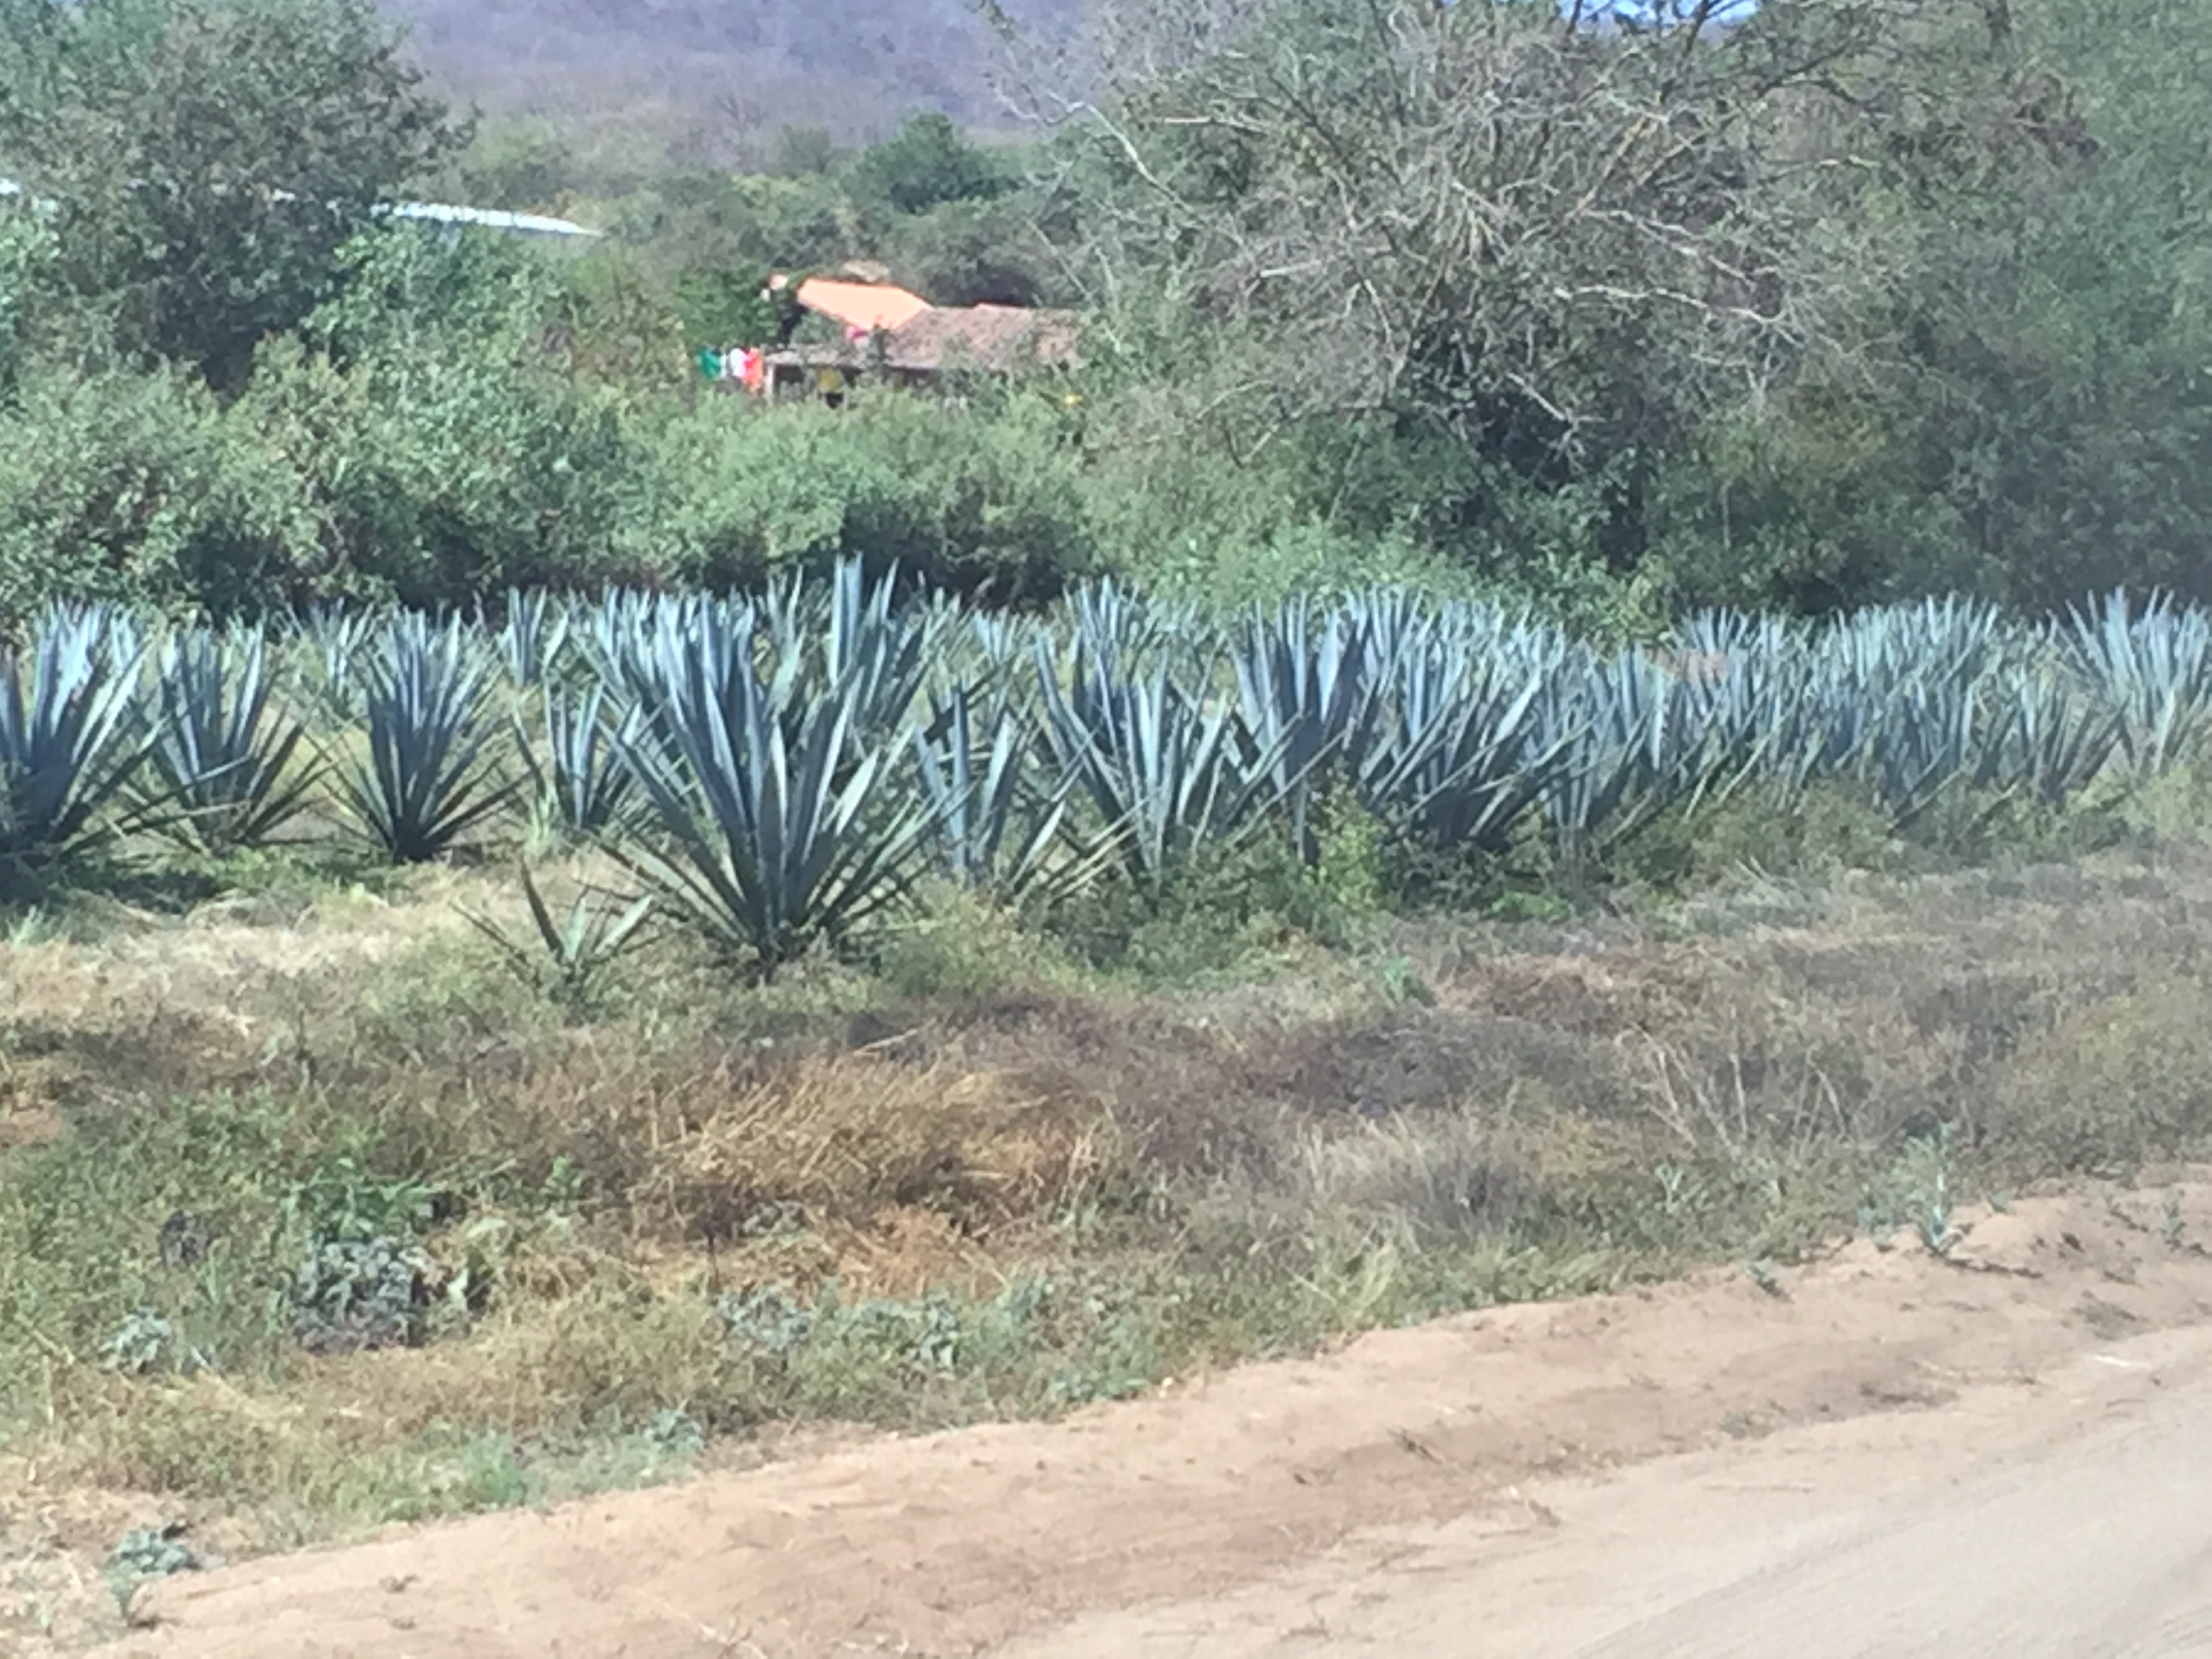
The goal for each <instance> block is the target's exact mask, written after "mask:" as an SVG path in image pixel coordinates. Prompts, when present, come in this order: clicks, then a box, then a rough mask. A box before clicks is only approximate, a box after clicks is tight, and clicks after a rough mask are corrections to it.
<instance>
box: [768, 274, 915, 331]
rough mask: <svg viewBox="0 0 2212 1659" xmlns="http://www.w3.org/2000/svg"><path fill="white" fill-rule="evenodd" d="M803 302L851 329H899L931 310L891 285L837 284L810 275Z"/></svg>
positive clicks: (801, 294)
mask: <svg viewBox="0 0 2212 1659" xmlns="http://www.w3.org/2000/svg"><path fill="white" fill-rule="evenodd" d="M799 304H801V305H803V306H805V307H806V308H807V309H808V310H809V311H813V312H818V313H821V314H822V315H823V316H824V317H829V318H832V319H835V320H836V321H838V322H841V323H842V324H844V325H845V326H846V327H848V328H868V329H875V328H897V327H899V326H901V325H903V324H906V323H910V322H912V321H913V320H914V319H915V318H917V317H919V316H921V313H923V312H925V311H927V310H928V309H929V301H927V300H925V299H923V298H922V297H921V295H919V294H909V293H908V292H907V291H906V290H905V289H902V288H894V287H892V286H891V285H890V283H837V282H831V281H829V280H828V279H827V278H824V277H821V276H810V277H808V278H807V279H806V280H805V282H803V283H800V284H799Z"/></svg>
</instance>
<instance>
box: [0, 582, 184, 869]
mask: <svg viewBox="0 0 2212 1659" xmlns="http://www.w3.org/2000/svg"><path fill="white" fill-rule="evenodd" d="M143 649H144V647H143V644H142V643H141V642H140V641H139V639H138V638H137V632H136V630H135V629H133V628H132V627H131V623H130V621H129V618H127V617H125V616H124V615H123V614H122V613H121V612H119V611H110V610H107V609H105V608H100V607H93V608H77V607H68V606H58V607H54V608H52V609H51V610H49V611H47V612H46V615H45V617H43V618H42V619H41V621H40V624H39V627H38V629H37V632H36V635H35V636H34V638H33V641H32V643H31V645H30V647H29V648H28V650H27V652H19V651H17V650H16V649H15V648H14V647H0V860H6V861H9V862H13V863H35V862H40V861H43V860H51V859H55V858H59V857H62V856H64V855H66V854H71V853H74V852H76V851H78V850H80V849H81V848H82V847H84V846H85V844H86V843H87V842H89V841H90V840H91V839H93V838H94V836H95V834H96V833H97V830H98V821H99V818H100V814H101V813H102V811H104V810H105V809H106V807H107V806H108V805H110V804H111V803H112V802H114V801H115V800H116V799H118V797H119V796H121V795H122V794H123V793H124V792H125V789H126V788H127V787H129V786H130V785H131V782H132V781H133V780H134V778H135V777H136V776H137V773H138V770H139V768H140V767H141V765H142V764H143V763H144V760H145V758H146V755H147V753H148V751H149V749H150V747H151V744H152V740H153V733H152V730H151V726H150V722H149V721H148V720H147V719H146V718H145V711H144V708H143V705H142V704H141V702H140V701H139V696H138V687H137V670H138V665H139V661H140V659H141V656H142V654H143Z"/></svg>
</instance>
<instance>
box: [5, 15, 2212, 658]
mask: <svg viewBox="0 0 2212 1659" xmlns="http://www.w3.org/2000/svg"><path fill="white" fill-rule="evenodd" d="M1014 45H1015V47H1016V52H1015V55H1014V64H1015V69H1014V73H1013V76H1012V79H1011V80H1010V82H1009V91H1010V93H1011V94H1012V95H1015V96H1018V97H1024V98H1027V99H1028V100H1030V104H1031V107H1032V109H1033V111H1034V112H1036V114H1037V115H1039V116H1040V117H1041V118H1042V125H1040V126H1039V127H1038V129H1037V132H1038V136H1037V137H1036V138H1035V139H1034V141H1032V142H1030V143H1027V144H1024V145H1022V146H1018V147H1012V148H1008V147H1005V146H985V145H981V144H979V143H975V142H974V141H972V140H970V139H969V138H968V137H965V136H963V134H962V133H961V132H960V131H958V130H957V128H956V127H954V126H953V125H951V123H950V122H948V121H946V120H945V119H944V118H940V117H933V116H921V117H916V118H912V119H910V120H908V122H907V123H906V124H905V125H903V126H902V127H901V128H900V129H899V130H898V131H896V133H895V134H894V135H893V136H892V137H890V138H888V139H886V140H884V142H881V143H877V144H875V145H872V146H868V147H865V148H860V149H846V148H842V147H841V146H840V145H838V144H837V143H834V142H833V141H832V140H831V139H830V137H829V135H827V134H826V133H823V132H821V131H808V130H793V131H786V132H784V133H783V134H781V136H780V137H777V138H776V139H775V142H774V143H772V144H768V145H764V146H763V150H764V153H766V154H767V155H769V162H768V164H767V166H766V167H765V168H764V170H763V171H762V172H761V173H757V174H748V175H744V176H731V175H727V174H721V173H712V172H707V171H702V170H698V169H696V168H695V169H688V170H687V169H683V168H678V167H671V168H670V169H669V170H668V171H667V172H665V173H664V174H662V175H661V176H659V177H657V178H654V179H648V180H646V181H644V182H643V183H641V184H639V185H636V186H635V188H630V189H627V190H626V191H623V193H622V194H620V195H619V196H616V197H600V198H599V199H592V197H588V196H587V195H586V194H585V193H584V191H585V190H586V189H587V188H588V187H589V186H590V185H591V184H592V180H590V179H588V178H586V177H585V176H583V174H582V173H581V172H580V170H579V168H578V167H576V166H575V165H574V163H573V161H572V158H570V157H569V156H568V155H567V154H566V152H565V151H564V149H562V141H561V136H560V133H559V131H558V130H557V129H556V128H554V127H550V126H548V125H544V124H539V125H535V126H530V125H516V124H507V125H500V126H487V127H485V128H484V129H483V130H482V131H477V130H475V129H474V128H473V127H472V126H471V124H470V123H468V122H466V121H464V120H462V119H460V118H457V117H456V116H455V115H454V114H453V113H452V112H449V111H447V110H446V109H444V108H443V107H441V106H440V105H439V103H438V102H437V100H435V99H434V98H432V97H430V96H429V95H428V94H427V93H426V91H425V89H424V88H423V86H422V82H421V81H420V79H419V77H418V76H417V75H416V71H415V70H412V69H410V67H409V65H408V60H407V58H405V56H404V52H403V51H402V49H401V47H400V45H399V43H398V41H397V40H395V39H394V37H393V36H392V33H390V32H389V30H388V29H387V28H386V27H385V25H384V24H383V23H382V22H381V21H380V18H379V16H378V15H377V13H376V12H375V10H374V8H373V6H372V5H371V4H370V3H368V0H198V3H189V0H82V3H71V4H64V3H60V0H0V173H7V174H9V176H10V177H14V178H17V179H21V181H22V182H23V184H24V185H25V186H26V190H25V192H24V193H23V194H22V195H20V196H17V197H12V198H9V199H10V201H11V202H12V204H13V206H12V207H11V208H10V209H9V210H8V211H7V212H6V213H5V215H4V218H0V614H20V613H21V611H23V610H25V609H26V608H27V607H29V606H32V605H36V604H38V603H39V602H40V601H42V600H43V599H46V598H49V597H52V596H54V595H56V594H62V593H79V594H97V595H100V596H105V597H117V598H129V599H138V600H143V601H146V602H149V603H154V604H158V605H164V606H167V607H171V608H180V607H191V606H208V607H211V608H214V609H217V610H222V611H230V610H251V609H254V608H257V607H259V606H263V605H270V604H287V603H297V602H301V601H309V600H316V599H331V598H342V597H348V596H378V597H385V596H389V597H397V598H401V599H407V600H410V601H414V602H420V603H449V602H450V603H459V602H464V601H465V600H467V599H470V598H471V597H472V596H474V595H477V594H479V593H482V592H489V591H496V590H499V589H501V588H504V587H505V586H507V585H508V584H511V583H534V582H551V583H557V584H562V585H590V584H595V583H599V582H604V581H610V580H620V581H643V582H655V583H690V582H698V583H710V584H715V585H731V584H743V583H746V582H750V581H754V580H758V579H759V578H760V577H761V576H763V574H766V573H768V572H769V571H771V570H773V569H775V568H779V567H782V566H787V565H789V564H792V563H794V562H825V561H828V560H830V559H834V558H836V557H837V556H842V555H847V554H854V553H857V554H860V555H864V556H869V557H872V558H876V559H880V560H892V559H896V560H897V561H899V562H901V563H902V564H903V565H905V566H907V567H908V568H911V569H913V570H914V571H915V572H916V573H917V574H918V575H919V576H920V577H921V579H922V580H927V581H931V582H933V583H939V584H943V585H946V586H953V587H956V588H957V589H959V590H961V591H963V592H975V593H977V594H980V595H982V596H986V597H987V598H991V599H999V600H1004V601H1020V600H1024V599H1036V598H1040V597H1042V596H1044V595H1047V594H1048V593H1050V592H1053V591H1054V589H1055V587H1056V586H1059V585H1060V584H1062V583H1064V582H1065V581H1066V580H1070V579H1072V578H1074V577H1077V576H1081V575H1087V574H1094V573H1096V572H1098V571H1101V570H1113V571H1116V572H1120V573H1122V574H1127V575H1128V576H1130V577H1132V578H1133V579H1135V580H1139V581H1143V582H1146V583H1150V584H1153V585H1156V586H1164V587H1170V588H1174V589H1177V590H1180V591H1183V592H1192V593H1195V594H1198V595H1200V596H1203V597H1207V598H1211V599H1217V600H1222V601H1235V600H1240V599H1247V598H1253V597H1259V596H1262V595H1265V594H1267V593H1270V592H1280V591H1283V590H1285V589H1286V588H1289V587H1292V586H1332V585H1345V584H1350V583H1355V582H1366V581H1371V580H1378V579H1379V580H1411V581H1416V582H1420V583H1424V584H1429V585H1433V586H1443V587H1447V588H1452V589H1456V590H1461V591H1469V590H1488V591H1492V592H1512V593H1517V594H1520V595H1522V596H1525V597H1528V598H1529V599H1534V600H1535V601H1537V602H1539V603H1541V604H1543V605H1547V606H1549V607H1551V608H1553V609H1554V610H1557V611H1561V612H1563V613H1565V614H1567V615H1569V616H1571V617H1576V618H1578V619H1580V620H1582V621H1583V622H1585V623H1590V624H1592V625H1596V626H1601V627H1609V628H1616V629H1620V628H1636V627H1640V626H1645V625H1649V624H1650V623H1652V622H1653V621H1655V620H1656V619H1657V618H1659V617H1663V616H1664V615H1666V614H1668V613H1669V612H1670V611H1679V610H1680V609H1683V608H1686V607H1689V606H1693V605H1699V604H1705V603H1713V602H1727V603H1735V604H1750V605H1762V604H1763V605H1781V606H1784V607H1788V608H1791V609H1797V610H1807V611H1817V610H1822V609H1827V608H1832V607H1835V606H1839V605H1857V604H1860V603H1865V602H1869V601H1879V600H1884V599H1895V598H1901V597H1907V596H1910V595H1912V594H1915V593H1919V592H1931V591H1946V590H1952V589H1963V590H1966V591H1971V592H1977V593H1980V594H1983V595H1986V596H1989V597H1991V598H1996V599H2003V600H2007V601H2009V602H2013V603H2016V604H2019V605H2024V606H2028V607H2044V606H2051V605H2063V604H2066V603H2069V602H2070V601H2072V600H2074V599H2077V598H2079V597H2080V596H2081V595H2082V594H2083V593H2085V592H2088V591H2090V590H2092V589H2097V588H2105V587H2110V586H2115V585H2128V586H2136V587H2143V588H2148V587H2151V586H2169V587H2174V588H2179V589H2180V590H2182V591H2183V592H2187V593H2189V594H2191V595H2193V596H2195V597H2198V598H2212V562H2207V561H2206V560H2205V559H2204V558H2203V556H2202V554H2201V552H2200V550H2201V549H2203V547H2204V546H2205V545H2206V544H2207V541H2208V532H2212V299H2208V293H2207V283H2208V280H2212V223H2208V214H2209V213H2212V205H2208V187H2207V185H2206V182H2205V179H2206V175H2205V173H2204V170H2203V164H2202V150H2203V140H2202V134H2203V131H2204V129H2205V126H2206V125H2207V117H2208V114H2212V12H2208V11H2207V10H2206V9H2205V8H2203V6H2201V5H2198V4H2194V3H2191V0H1766V3H1765V4H1764V5H1762V6H1761V7H1759V9H1757V10H1755V11H1751V12H1748V13H1747V12H1745V11H1744V10H1743V9H1741V8H1738V7H1735V6H1729V5H1723V4H1719V3H1715V0H1650V3H1649V4H1648V5H1644V6H1638V7H1620V6H1613V7H1607V8H1602V9H1590V11H1589V15H1585V12H1584V11H1583V9H1577V8H1574V7H1568V8H1561V7H1559V6H1557V5H1554V4H1552V3H1550V0H1542V3H1534V0H1530V3H1523V0H1459V3H1457V4H1455V5H1452V6H1449V7H1442V8H1439V7H1437V6H1434V5H1431V4H1428V3H1425V0H1418V3H1417V0H1377V3H1373V4H1368V3H1362V4H1359V5H1352V6H1347V5H1344V4H1342V3H1339V0H1274V3H1272V4H1259V5H1255V4H1253V3H1250V0H1178V3H1176V4H1173V5H1170V4H1169V3H1167V0H1118V3H1116V4H1115V5H1113V6H1109V7H1103V8H1101V9H1100V15H1099V21H1098V24H1097V27H1096V28H1095V30H1094V32H1093V38H1092V39H1091V40H1090V41H1089V42H1087V43H1086V46H1085V50H1084V51H1083V52H1081V53H1079V54H1076V55H1074V56H1073V57H1067V56H1063V57H1061V58H1059V59H1057V60H1055V61H1049V62H1048V61H1046V60H1045V59H1044V58H1042V56H1040V57H1039V58H1036V60H1034V61H1030V60H1024V58H1022V56H1021V53H1020V50H1019V48H1020V46H1021V42H1020V41H1019V40H1018V35H1017V37H1016V39H1015V40H1014ZM418 192H420V193H428V192H435V193H438V194H441V195H447V196H456V195H463V194H465V195H466V196H467V197H469V198H470V199H471V200H473V201H475V202H477V204H482V205H495V206H509V207H520V208H540V209H548V208H550V209H556V210H565V211H568V212H570V213H572V214H574V215H576V216H581V217H586V218H588V219H592V220H593V221H595V222H599V223H601V224H603V225H605V227H606V228H608V229H609V231H610V233H611V234H609V235H608V236H607V237H606V238H605V239H604V240H601V241H599V243H597V244H595V245H594V246H592V248H591V249H590V250H589V251H587V252H582V253H580V254H579V253H577V252H573V251H571V250H567V249H548V248H544V247H539V246H533V245H528V244H524V243H520V242H516V241H513V240H502V239H500V238H498V237H496V236H495V235H491V234H479V233H469V234H463V235H461V236H460V237H459V238H458V239H448V238H444V237H441V236H440V235H438V234H435V233H434V232H428V231H426V230H425V229H424V228H422V227H420V226H417V225H410V224H404V223H389V222H380V221H379V220H378V219H377V217H376V216H375V215H374V212H373V208H374V204H376V203H378V202H380V201H386V200H390V199H392V198H393V197H397V196H401V195H404V194H408V193H418ZM34 198H36V199H43V200H46V201H50V202H52V204H54V206H53V207H52V210H40V209H39V208H38V207H37V206H36V205H35V201H34ZM854 259H867V260H872V261H874V262H878V263H880V264H883V265H884V266H885V267H886V268H887V269H888V270H890V273H891V274H892V276H894V277H895V278H896V280H899V281H901V282H902V283H906V284H907V285H908V286H910V287H913V288H915V289H918V290H920V291H921V292H923V293H924V294H926V295H927V296H928V297H930V298H931V299H933V300H935V301H939V302H940V303H947V304H959V303H967V302H972V301H997V302H1002V303H1014V304H1054V305H1062V306H1067V307H1074V308H1077V309H1079V311H1080V312H1081V313H1083V316H1084V319H1085V331H1084V347H1083V353H1084V363H1083V366H1082V368H1080V369H1079V371H1078V372H1077V373H1076V374H1074V376H1073V378H1072V379H1061V378H1057V377H1053V378H1044V379H1040V380H1039V381H1038V382H1037V383H1035V384H1022V385H1015V386H976V387H972V388H969V395H968V396H967V397H966V398H963V400H961V401H960V402H958V403H957V404H939V405H927V404H920V403H917V402H915V401H914V400H912V399H907V398H860V399H859V400H857V401H856V402H855V403H854V404H852V405H851V406H848V408H846V409H844V410H835V411H833V410H821V409H814V408H785V409H778V410H766V411H763V410H758V409H756V408H753V407H750V406H749V405H748V404H747V402H746V400H744V399H742V398H731V397H727V396H725V395H721V394H719V393H715V392H711V391H709V390H708V388H706V387H705V386H702V384H700V383H699V382H698V381H697V380H696V378H695V371H693V370H691V368H690V353H691V352H692V350H694V349H696V348H697V347H698V346H701V345H704V344H727V343H748V342H750V341H754V340H757V339H760V338H764V337H771V336H773V335H774V334H775V333H776V332H777V331H780V330H781V328H782V327H784V326H785V325H786V324H787V318H786V317H784V316H783V315H782V314H781V313H780V310H779V308H778V307H773V306H764V305H763V303H762V302H761V301H760V298H759V295H760V289H761V283H762V280H763V278H764V277H765V276H766V275H767V274H768V272H769V270H773V269H781V270H797V271H804V270H825V269H830V268H834V267H836V266H838V265H841V264H844V263H845V262H848V261H851V260H854Z"/></svg>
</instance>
